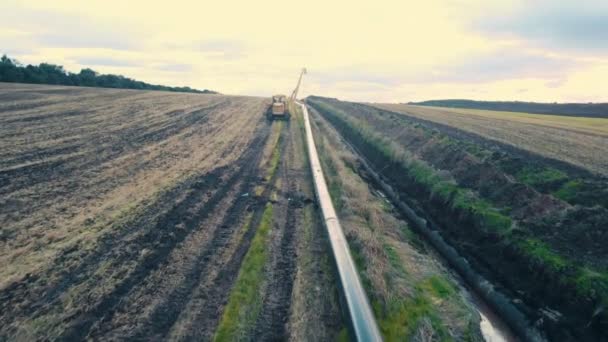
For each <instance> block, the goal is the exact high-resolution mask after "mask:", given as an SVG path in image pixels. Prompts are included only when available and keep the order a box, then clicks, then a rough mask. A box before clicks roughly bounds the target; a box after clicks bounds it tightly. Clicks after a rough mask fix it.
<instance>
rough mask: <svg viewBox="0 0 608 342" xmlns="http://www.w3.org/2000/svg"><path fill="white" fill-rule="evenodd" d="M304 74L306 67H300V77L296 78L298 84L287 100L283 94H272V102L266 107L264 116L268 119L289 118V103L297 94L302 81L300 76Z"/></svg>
mask: <svg viewBox="0 0 608 342" xmlns="http://www.w3.org/2000/svg"><path fill="white" fill-rule="evenodd" d="M304 74H306V68H302V71H301V72H300V78H299V79H298V84H297V85H296V88H295V89H294V90H293V92H292V93H291V96H290V97H289V100H287V96H285V95H274V96H273V97H272V104H271V105H270V107H268V111H267V112H266V116H267V117H268V119H269V120H277V119H285V120H289V118H290V117H291V113H289V104H293V102H294V101H295V100H296V97H297V96H298V90H300V84H301V83H302V76H303V75H304Z"/></svg>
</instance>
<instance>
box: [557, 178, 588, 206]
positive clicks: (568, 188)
mask: <svg viewBox="0 0 608 342" xmlns="http://www.w3.org/2000/svg"><path fill="white" fill-rule="evenodd" d="M582 187H583V183H582V181H581V180H580V179H573V180H571V181H568V182H566V183H564V185H562V186H561V187H560V188H559V189H558V190H557V191H555V192H553V195H554V196H555V197H557V198H559V199H561V200H563V201H566V202H572V201H574V200H575V199H576V197H577V195H578V193H579V192H580V190H581V189H582Z"/></svg>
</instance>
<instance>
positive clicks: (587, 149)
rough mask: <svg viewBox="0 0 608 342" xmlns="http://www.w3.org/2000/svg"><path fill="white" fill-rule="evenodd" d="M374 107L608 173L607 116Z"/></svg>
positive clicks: (391, 106) (600, 172)
mask: <svg viewBox="0 0 608 342" xmlns="http://www.w3.org/2000/svg"><path fill="white" fill-rule="evenodd" d="M373 106H375V107H378V108H381V109H386V110H390V111H393V112H397V113H403V114H405V115H409V116H412V117H415V118H419V119H423V120H429V121H432V122H436V123H440V124H443V125H447V126H451V127H455V128H458V129H461V130H463V131H466V132H470V133H473V134H478V135H480V136H482V137H485V138H488V139H492V140H496V141H499V142H502V143H505V144H509V145H513V146H516V147H518V148H521V149H524V150H528V151H532V152H534V153H537V154H539V155H542V156H546V157H549V158H553V159H557V160H561V161H565V162H567V163H571V164H573V165H576V166H579V167H582V168H586V169H588V170H590V171H592V172H595V173H599V174H602V175H604V176H607V175H608V119H605V118H586V117H572V116H558V115H539V114H529V113H514V112H499V111H489V110H478V109H455V108H440V107H427V106H412V105H405V104H373Z"/></svg>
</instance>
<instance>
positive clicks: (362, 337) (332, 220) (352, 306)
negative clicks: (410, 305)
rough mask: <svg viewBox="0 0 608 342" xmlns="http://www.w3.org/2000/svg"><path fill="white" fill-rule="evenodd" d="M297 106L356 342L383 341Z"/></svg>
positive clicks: (304, 112)
mask: <svg viewBox="0 0 608 342" xmlns="http://www.w3.org/2000/svg"><path fill="white" fill-rule="evenodd" d="M296 103H297V104H298V105H299V106H300V107H301V108H302V115H303V116H304V126H305V128H306V143H307V145H308V157H309V159H310V169H311V171H312V177H313V181H314V187H315V192H316V195H317V201H318V202H319V206H320V207H321V212H322V214H323V221H324V222H325V227H326V228H327V235H328V237H329V242H330V245H331V250H332V253H333V256H334V260H335V262H336V267H337V271H338V276H339V279H340V285H341V289H342V294H343V297H344V300H345V302H346V306H347V310H348V316H349V317H348V319H349V323H350V325H351V330H352V332H353V334H354V335H355V338H356V339H357V341H366V342H367V341H382V336H381V335H380V330H379V329H378V324H377V323H376V318H375V317H374V314H373V312H372V309H371V306H370V305H369V300H368V298H367V295H366V294H365V291H364V290H363V285H362V284H361V280H360V279H359V274H358V273H357V269H356V268H355V263H354V261H353V258H352V257H351V255H350V250H349V248H348V242H347V241H346V238H345V237H344V232H343V231H342V227H341V226H340V221H339V220H338V216H337V215H336V211H335V209H334V206H333V204H332V202H331V197H330V195H329V190H328V189H327V183H326V181H325V177H324V176H323V169H322V168H321V162H320V161H319V156H318V154H317V148H316V146H315V140H314V137H313V135H312V129H311V126H310V118H309V116H308V109H307V108H306V105H304V104H303V103H301V102H296Z"/></svg>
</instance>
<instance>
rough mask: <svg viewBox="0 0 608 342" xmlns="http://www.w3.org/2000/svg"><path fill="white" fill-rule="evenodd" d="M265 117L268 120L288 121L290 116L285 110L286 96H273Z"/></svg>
mask: <svg viewBox="0 0 608 342" xmlns="http://www.w3.org/2000/svg"><path fill="white" fill-rule="evenodd" d="M267 116H268V118H269V119H274V120H276V119H286V120H289V117H290V114H289V110H288V109H287V96H285V95H274V96H273V97H272V104H271V105H270V107H269V108H268V112H267Z"/></svg>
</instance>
